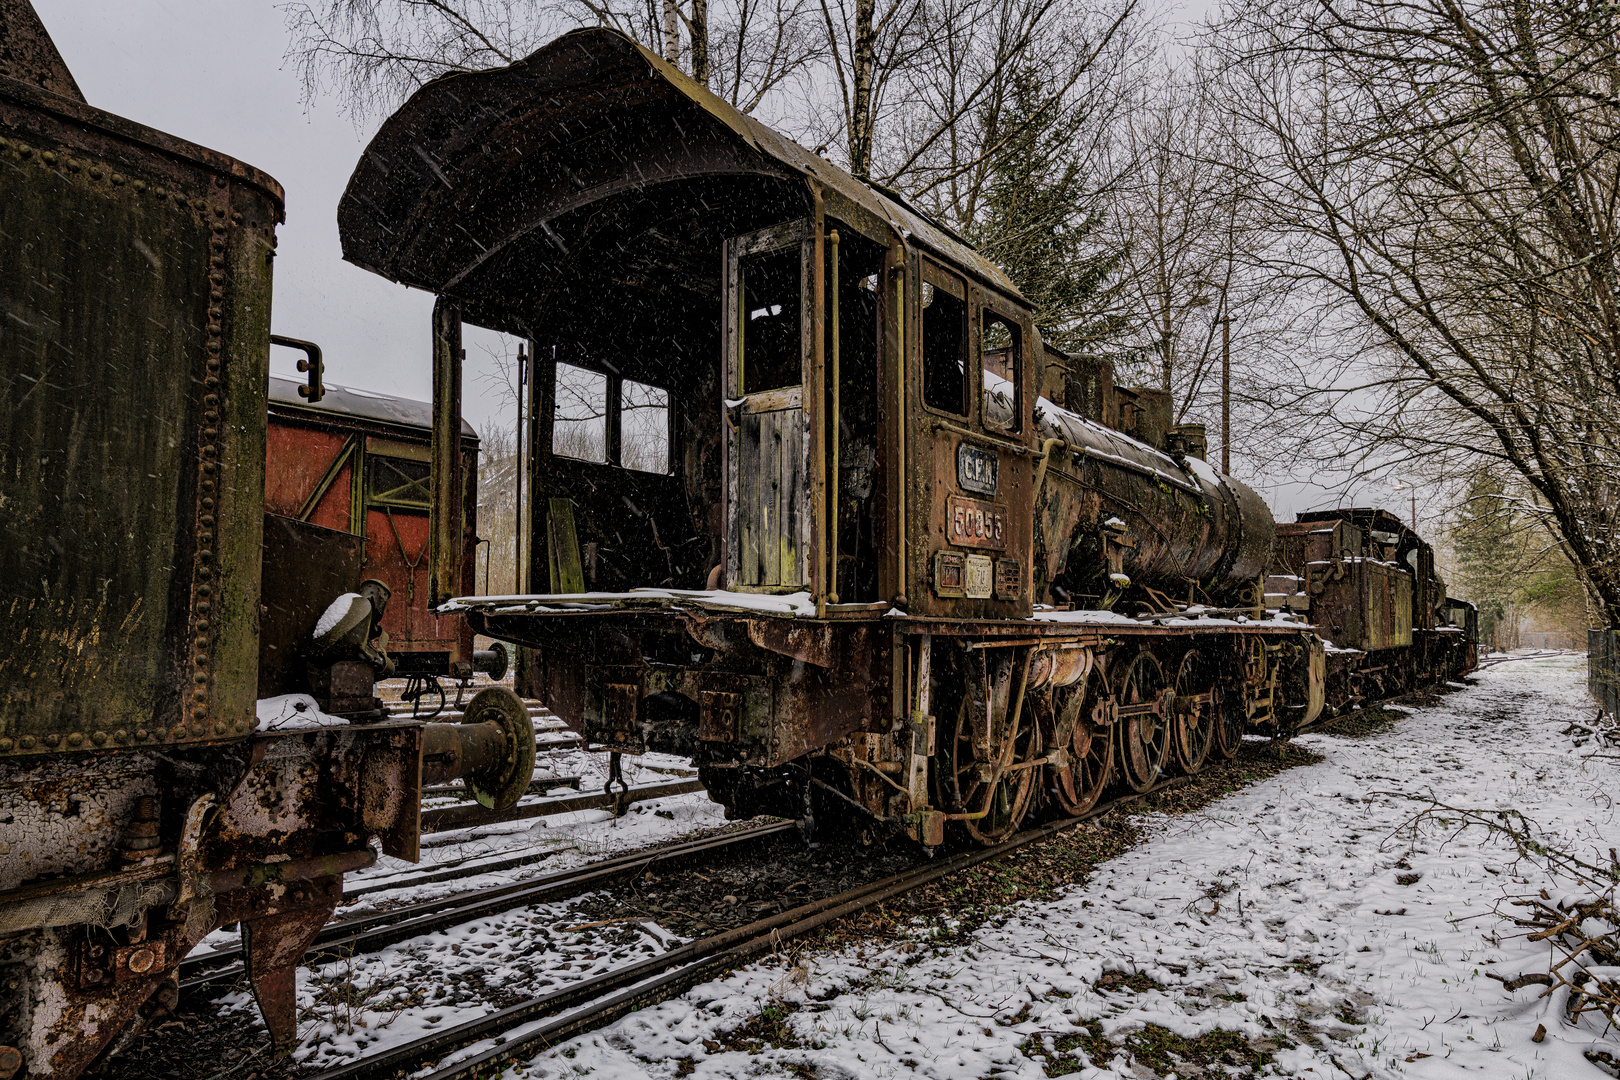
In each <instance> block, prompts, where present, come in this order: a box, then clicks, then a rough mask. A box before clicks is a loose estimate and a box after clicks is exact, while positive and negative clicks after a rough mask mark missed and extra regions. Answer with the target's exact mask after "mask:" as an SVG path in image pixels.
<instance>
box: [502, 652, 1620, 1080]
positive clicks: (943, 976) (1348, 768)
mask: <svg viewBox="0 0 1620 1080" xmlns="http://www.w3.org/2000/svg"><path fill="white" fill-rule="evenodd" d="M1583 679H1584V658H1583V657H1574V656H1564V657H1556V658H1549V659H1543V660H1534V661H1526V662H1521V663H1510V664H1504V665H1501V666H1500V667H1496V668H1493V669H1491V670H1488V671H1484V672H1481V673H1479V675H1478V676H1477V677H1475V678H1474V679H1473V685H1471V686H1470V687H1469V688H1467V689H1463V690H1459V691H1457V692H1455V693H1452V694H1449V695H1447V696H1446V697H1444V698H1443V699H1442V700H1441V702H1440V703H1439V704H1437V705H1435V706H1432V707H1425V708H1421V709H1415V710H1412V711H1411V714H1410V715H1409V716H1408V717H1407V718H1406V719H1404V720H1401V721H1399V722H1398V723H1396V724H1395V725H1393V726H1392V727H1391V728H1390V729H1388V730H1385V731H1383V732H1381V733H1379V734H1376V735H1372V736H1369V737H1365V738H1355V739H1352V738H1346V737H1341V736H1336V735H1333V734H1331V733H1322V734H1316V735H1311V736H1307V737H1303V738H1301V739H1300V742H1301V743H1302V744H1304V745H1307V746H1309V747H1310V748H1311V749H1313V750H1315V751H1316V752H1318V753H1320V754H1322V755H1323V756H1324V758H1325V760H1324V761H1323V762H1321V763H1320V764H1316V765H1311V766H1306V767H1301V768H1296V769H1292V770H1289V771H1287V772H1284V773H1283V774H1281V775H1279V776H1277V777H1274V778H1272V779H1270V780H1266V781H1263V782H1260V783H1257V784H1254V785H1251V786H1249V787H1247V788H1245V789H1244V790H1242V791H1240V792H1238V793H1236V794H1234V795H1232V796H1229V797H1227V798H1225V799H1223V800H1221V801H1218V802H1216V803H1214V804H1211V805H1210V806H1209V807H1207V808H1206V809H1205V810H1203V811H1202V812H1200V813H1197V814H1193V815H1189V816H1185V817H1177V818H1169V817H1156V818H1154V819H1151V820H1150V823H1149V838H1148V840H1147V841H1146V842H1144V843H1143V844H1142V845H1140V846H1139V847H1137V848H1136V849H1134V850H1133V851H1131V852H1130V853H1128V854H1126V855H1125V856H1123V857H1121V858H1118V859H1116V860H1113V861H1112V862H1109V863H1105V864H1103V865H1102V866H1101V867H1099V869H1098V871H1097V873H1096V875H1095V876H1094V877H1093V879H1092V880H1091V882H1090V883H1089V884H1088V885H1086V886H1085V887H1083V888H1077V889H1074V890H1072V891H1071V892H1069V893H1068V894H1067V895H1066V896H1065V897H1064V899H1062V900H1060V901H1058V902H1056V903H1050V904H1046V905H1039V906H1038V905H1019V906H1017V907H1014V908H1013V909H1011V910H1010V911H1009V912H1008V913H1007V914H1006V916H1005V917H1000V918H997V919H995V920H992V921H991V922H989V923H987V924H985V925H984V926H982V927H981V928H980V929H978V930H977V931H976V932H975V934H974V936H973V939H972V943H971V945H969V946H967V947H960V946H956V945H952V946H948V947H944V948H940V947H936V946H933V945H931V944H930V943H929V934H930V933H931V932H932V931H931V930H930V929H929V928H926V927H923V926H921V925H919V926H918V927H917V928H916V934H915V938H914V940H912V941H910V942H906V943H903V944H900V945H899V946H895V945H893V944H883V945H875V944H874V945H872V946H870V947H868V948H865V949H861V948H854V949H850V950H845V951H843V952H840V953H835V954H826V955H818V956H811V957H806V958H803V959H802V960H801V963H802V964H803V965H804V967H803V968H802V969H800V970H798V971H795V970H792V969H790V968H789V967H788V966H787V964H786V963H785V962H782V963H777V964H775V965H774V966H773V965H772V964H769V963H767V964H762V965H758V966H756V967H751V968H748V969H745V970H742V971H739V972H737V973H735V974H734V975H732V976H731V977H729V978H727V979H725V980H723V981H720V982H715V983H709V984H706V985H704V986H701V987H698V988H696V989H694V990H693V991H691V992H690V993H688V994H687V995H686V996H685V997H683V998H681V999H678V1000H675V1001H672V1002H668V1003H666V1004H664V1005H661V1006H658V1007H656V1008H652V1009H648V1010H645V1011H643V1012H640V1013H637V1014H635V1015H632V1016H630V1017H628V1018H626V1019H625V1020H623V1021H620V1022H619V1023H617V1024H615V1025H613V1026H612V1027H609V1028H606V1029H603V1030H602V1031H600V1032H597V1033H595V1034H593V1035H590V1036H587V1037H584V1038H581V1039H578V1040H575V1041H574V1042H572V1043H569V1044H566V1045H564V1046H562V1047H559V1048H556V1049H553V1050H551V1051H548V1052H547V1053H545V1054H543V1055H541V1056H540V1057H538V1058H536V1059H534V1060H533V1061H531V1062H529V1063H527V1064H525V1065H523V1066H520V1067H518V1068H516V1069H514V1070H511V1071H510V1072H509V1073H508V1075H515V1076H533V1077H560V1076H575V1075H591V1076H601V1077H665V1076H676V1075H680V1076H686V1075H692V1076H697V1077H751V1076H761V1075H797V1076H815V1077H819V1078H825V1080H830V1078H833V1077H851V1078H853V1077H885V1076H926V1077H935V1078H940V1080H956V1078H967V1077H989V1076H996V1077H1029V1078H1031V1080H1034V1078H1037V1077H1043V1076H1047V1075H1060V1074H1065V1073H1069V1074H1073V1075H1075V1076H1078V1077H1080V1078H1082V1080H1086V1078H1091V1077H1099V1078H1100V1077H1112V1076H1120V1077H1145V1076H1164V1075H1174V1076H1176V1077H1178V1078H1180V1080H1186V1078H1188V1077H1195V1076H1238V1075H1270V1074H1274V1075H1283V1076H1297V1077H1313V1078H1325V1077H1341V1078H1342V1077H1346V1076H1350V1077H1354V1078H1356V1080H1360V1078H1362V1077H1365V1076H1369V1075H1370V1076H1373V1077H1380V1078H1382V1077H1394V1076H1404V1077H1442V1076H1445V1077H1449V1076H1458V1075H1470V1076H1484V1077H1522V1078H1530V1077H1548V1078H1552V1080H1560V1078H1565V1077H1572V1078H1580V1077H1588V1076H1589V1077H1593V1078H1598V1077H1601V1076H1602V1075H1603V1074H1602V1073H1601V1072H1600V1071H1599V1070H1598V1069H1597V1068H1596V1067H1595V1066H1593V1065H1591V1064H1589V1063H1588V1062H1587V1060H1586V1059H1585V1058H1584V1057H1583V1056H1582V1050H1583V1049H1585V1048H1589V1047H1592V1046H1594V1045H1598V1044H1603V1038H1602V1033H1601V1032H1600V1031H1599V1030H1598V1028H1597V1026H1596V1025H1595V1024H1590V1023H1589V1024H1588V1025H1587V1026H1585V1027H1582V1028H1571V1027H1568V1026H1566V1025H1564V1024H1563V1023H1562V1022H1561V1020H1560V1017H1559V1014H1558V999H1556V998H1547V999H1540V1000H1538V998H1537V995H1538V994H1539V993H1540V991H1541V987H1539V986H1530V987H1527V988H1525V989H1523V990H1520V991H1517V992H1515V993H1509V992H1507V991H1505V990H1504V989H1503V987H1502V986H1501V984H1500V983H1498V982H1495V981H1492V980H1491V979H1489V978H1487V977H1486V976H1485V973H1486V972H1487V971H1494V972H1497V973H1499V974H1501V975H1503V976H1505V977H1507V978H1512V977H1514V976H1516V975H1518V974H1520V973H1521V972H1526V971H1534V970H1540V971H1545V970H1546V966H1547V957H1548V951H1547V946H1546V945H1545V944H1542V945H1536V944H1531V943H1528V942H1526V941H1525V940H1524V938H1523V937H1522V936H1517V932H1515V931H1514V930H1513V929H1512V928H1511V927H1510V926H1509V925H1508V924H1506V923H1504V922H1503V921H1502V920H1501V919H1500V918H1498V917H1497V916H1496V915H1494V914H1492V913H1491V908H1492V906H1493V905H1494V904H1497V903H1499V902H1500V901H1501V900H1502V898H1503V897H1504V896H1505V895H1510V894H1511V895H1517V894H1522V893H1529V892H1534V891H1535V890H1536V889H1538V888H1540V887H1542V885H1543V884H1546V882H1545V879H1544V877H1543V876H1542V873H1541V871H1540V869H1539V868H1538V867H1536V866H1535V865H1532V864H1530V863H1528V862H1524V861H1520V860H1518V859H1517V858H1516V856H1515V852H1514V851H1513V849H1512V848H1511V847H1510V846H1509V845H1508V844H1506V843H1505V842H1504V841H1502V840H1500V839H1498V838H1494V837H1491V836H1487V835H1485V833H1484V832H1483V830H1478V829H1475V830H1470V831H1466V832H1463V833H1461V834H1460V835H1455V836H1452V835H1450V832H1449V831H1448V830H1445V829H1441V828H1438V827H1430V828H1426V829H1423V830H1420V831H1419V832H1417V833H1416V834H1415V835H1414V834H1413V833H1412V832H1411V830H1409V829H1407V828H1405V826H1407V824H1408V823H1409V822H1410V821H1411V820H1412V819H1413V817H1414V815H1415V814H1416V813H1417V812H1418V811H1419V810H1420V809H1422V808H1423V805H1424V804H1423V803H1421V802H1420V801H1417V800H1415V799H1414V798H1411V796H1425V795H1427V796H1432V797H1433V798H1434V799H1436V800H1438V801H1440V802H1442V803H1446V804H1450V805H1452V806H1456V807H1468V808H1477V809H1497V808H1511V809H1517V810H1520V811H1522V812H1523V813H1525V814H1526V815H1527V816H1528V817H1530V818H1531V819H1533V820H1534V821H1535V822H1537V823H1538V824H1539V825H1540V826H1541V827H1542V828H1543V829H1545V830H1547V831H1548V833H1549V834H1552V835H1554V836H1556V837H1558V838H1560V840H1561V842H1562V844H1563V845H1564V846H1565V847H1567V848H1568V849H1570V850H1572V851H1574V852H1576V853H1578V854H1581V855H1583V856H1585V857H1587V858H1589V859H1594V861H1603V862H1606V861H1607V858H1606V853H1607V851H1608V849H1609V848H1610V847H1611V846H1615V845H1620V820H1617V812H1616V810H1615V808H1614V805H1613V802H1612V800H1611V798H1610V796H1611V794H1612V793H1614V791H1615V784H1614V778H1615V776H1616V773H1615V769H1616V765H1617V763H1616V762H1615V761H1612V760H1605V759H1596V758H1589V755H1590V754H1591V752H1592V751H1591V750H1590V748H1584V749H1583V748H1577V747H1575V746H1574V745H1573V743H1572V742H1571V741H1570V739H1569V738H1567V737H1566V736H1564V735H1562V734H1561V732H1562V730H1563V729H1564V728H1565V726H1566V725H1567V724H1568V723H1569V722H1570V721H1572V720H1588V719H1590V718H1591V716H1592V715H1593V713H1594V711H1595V709H1594V708H1593V707H1592V706H1591V704H1590V703H1589V701H1588V699H1587V698H1586V696H1585V691H1584V685H1583ZM1396 792H1399V793H1400V794H1391V793H1396ZM1600 852H1601V853H1605V855H1604V856H1599V853H1600ZM1107 972H1117V973H1121V974H1116V975H1111V976H1107V977H1105V973H1107ZM1128 976H1134V977H1133V978H1132V977H1128ZM1099 982H1100V983H1101V986H1099ZM1122 984H1125V985H1122ZM1133 987H1134V988H1133ZM762 1020H763V1023H762ZM744 1023H747V1024H748V1025H750V1026H749V1029H748V1030H751V1031H755V1030H767V1031H768V1032H769V1035H768V1036H767V1037H766V1038H764V1039H763V1040H756V1042H755V1043H754V1044H752V1045H751V1046H750V1048H749V1050H744V1049H739V1048H731V1049H728V1046H729V1047H736V1045H737V1040H736V1038H735V1036H734V1035H733V1036H729V1037H728V1035H727V1034H726V1033H727V1032H732V1031H734V1029H736V1028H738V1026H739V1024H744ZM1538 1024H1545V1025H1546V1028H1547V1036H1546V1038H1545V1041H1543V1042H1542V1043H1540V1044H1537V1043H1534V1042H1532V1041H1531V1037H1532V1035H1533V1034H1534V1032H1535V1030H1536V1027H1537V1025H1538ZM1220 1032H1228V1033H1232V1034H1231V1035H1229V1036H1228V1035H1220V1034H1219V1033H1220ZM1212 1033H1214V1034H1212ZM1150 1036H1151V1037H1150ZM1200 1036H1202V1037H1204V1039H1203V1040H1202V1042H1200V1043H1199V1046H1200V1047H1202V1048H1203V1049H1205V1050H1207V1049H1208V1048H1209V1047H1210V1046H1211V1045H1214V1046H1217V1047H1218V1046H1220V1045H1223V1043H1222V1042H1221V1040H1223V1039H1225V1040H1228V1043H1230V1044H1231V1045H1235V1046H1236V1047H1237V1048H1236V1049H1235V1050H1228V1051H1226V1052H1225V1053H1224V1054H1221V1055H1219V1056H1216V1057H1214V1058H1213V1059H1210V1058H1209V1057H1207V1056H1206V1057H1205V1060H1204V1063H1203V1064H1194V1063H1193V1062H1192V1061H1189V1060H1184V1059H1182V1060H1178V1058H1177V1056H1175V1051H1176V1050H1177V1048H1178V1047H1179V1048H1180V1049H1183V1050H1185V1049H1186V1045H1187V1044H1185V1043H1183V1042H1178V1041H1177V1040H1178V1038H1179V1039H1180V1040H1192V1039H1198V1038H1199V1037H1200ZM1232 1040H1236V1042H1235V1043H1232V1042H1231V1041H1232ZM1616 1043H1620V1038H1616V1037H1615V1035H1614V1033H1610V1035H1609V1037H1608V1040H1607V1044H1606V1048H1607V1049H1609V1050H1611V1051H1614V1050H1617V1049H1620V1046H1616V1045H1615V1044H1616ZM1167 1048H1168V1049H1167ZM750 1050H751V1051H752V1052H749V1051H750Z"/></svg>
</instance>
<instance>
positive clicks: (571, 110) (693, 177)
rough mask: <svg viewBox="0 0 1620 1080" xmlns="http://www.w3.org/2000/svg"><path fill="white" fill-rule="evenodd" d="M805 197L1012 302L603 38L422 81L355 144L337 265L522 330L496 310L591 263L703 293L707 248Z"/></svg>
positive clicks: (895, 217)
mask: <svg viewBox="0 0 1620 1080" xmlns="http://www.w3.org/2000/svg"><path fill="white" fill-rule="evenodd" d="M812 185H818V186H819V188H820V190H821V191H822V193H823V197H824V198H825V200H826V206H827V212H828V213H829V214H832V215H834V216H837V217H842V218H844V219H845V220H850V221H854V220H856V219H857V218H863V219H864V220H866V221H867V222H869V223H876V224H878V226H879V228H881V229H884V230H885V231H888V232H889V233H890V235H891V236H901V237H905V238H907V239H908V240H909V241H911V242H913V243H917V244H919V245H921V246H922V247H925V248H929V249H932V250H933V252H934V253H935V254H936V255H937V256H942V257H943V258H945V259H947V260H949V261H951V262H953V263H955V264H957V265H958V266H959V267H961V268H962V269H964V270H966V271H967V272H969V273H970V274H972V275H974V276H976V277H978V278H979V279H981V281H982V282H983V283H985V284H987V285H989V286H991V287H993V288H995V289H997V290H999V291H1001V292H1003V293H1005V294H1007V295H1008V296H1009V297H1012V298H1015V299H1020V300H1021V299H1022V298H1021V297H1020V296H1019V293H1018V291H1017V289H1016V288H1015V287H1014V285H1013V284H1012V282H1011V281H1010V280H1008V279H1007V277H1006V275H1005V274H1004V273H1003V272H1002V271H1001V270H1000V268H998V267H997V266H995V265H994V264H993V263H991V262H990V261H989V260H987V259H985V258H984V257H983V256H982V255H980V254H979V253H978V252H977V251H975V250H974V249H973V248H972V247H970V246H969V245H967V244H966V243H965V242H963V241H962V240H961V239H960V238H958V237H956V236H955V235H954V234H952V233H951V232H949V231H948V230H947V229H945V228H944V227H942V226H940V225H938V224H937V223H935V222H933V221H931V220H929V219H927V218H925V217H924V216H922V215H921V214H919V213H917V212H916V211H914V210H913V209H911V208H909V207H907V206H905V205H903V204H902V203H901V202H899V201H898V200H897V199H894V198H890V197H888V196H886V195H884V194H882V193H880V192H878V191H876V190H874V189H873V188H872V187H869V186H867V185H866V184H863V183H861V182H859V181H857V180H855V179H854V178H853V177H851V176H850V175H849V174H848V173H846V172H844V171H843V170H842V169H839V168H838V167H836V166H834V165H833V164H831V163H830V162H828V161H826V160H824V159H822V158H820V157H818V156H816V155H815V154H812V153H811V152H810V151H808V150H806V149H805V148H803V147H802V146H799V145H798V144H797V143H794V142H792V141H790V140H788V139H785V138H783V137H782V136H780V135H779V134H777V133H776V132H775V131H773V130H772V129H770V128H769V127H766V126H765V125H764V124H761V123H759V122H758V121H756V120H753V119H751V118H750V117H747V116H744V115H743V114H742V113H740V112H738V111H737V110H736V109H734V108H732V107H731V106H730V105H728V104H726V103H725V102H724V101H722V100H720V99H719V98H718V97H716V96H715V95H714V94H712V93H711V92H710V91H708V90H707V89H706V88H704V87H702V86H700V85H698V84H697V83H696V82H694V81H693V80H692V79H690V78H688V77H687V76H685V75H684V74H682V73H681V72H680V71H678V70H677V69H676V68H674V67H673V66H671V65H670V64H668V63H667V62H665V61H664V60H663V59H661V58H660V57H658V56H656V55H655V54H653V53H651V52H650V51H648V50H647V49H644V48H642V47H641V46H640V45H638V44H636V43H635V42H634V41H632V40H630V39H629V38H627V37H625V36H624V35H622V34H619V33H617V32H615V31H612V30H606V29H587V30H576V31H574V32H572V33H569V34H565V35H564V36H562V37H560V38H558V39H557V40H555V41H553V42H551V43H550V44H548V45H546V46H544V47H543V48H541V49H539V50H538V51H536V52H535V53H533V54H532V55H530V56H528V57H527V58H525V59H523V60H520V61H518V62H517V63H515V64H512V65H511V66H509V67H504V68H497V69H492V70H489V71H481V72H472V73H458V74H452V75H447V76H443V77H441V78H439V79H436V80H434V81H433V82H431V83H429V84H427V85H426V86H424V87H422V89H420V90H418V91H417V92H416V93H415V94H413V95H412V96H411V98H410V100H409V101H407V102H406V103H405V104H404V105H403V106H402V107H401V108H400V109H399V111H398V112H396V113H395V114H394V115H393V116H392V117H390V118H389V119H388V121H387V122H386V123H384V124H383V126H382V128H381V130H380V131H379V132H378V133H377V135H376V137H375V138H374V139H373V140H372V141H371V144H370V145H369V146H368V147H367V149H366V151H365V154H364V155H363V157H362V158H361V161H360V163H359V165H358V166H357V167H356V169H355V172H354V174H353V176H352V177H351V179H350V181H349V186H348V189H347V191H346V192H345V193H344V196H343V200H342V202H341V203H340V204H339V207H338V228H339V232H340V233H341V236H342V241H343V254H344V258H346V259H347V260H349V261H350V262H353V263H355V264H357V265H359V266H362V267H365V268H366V269H368V270H372V271H374V272H376V273H378V274H381V275H383V276H385V277H388V278H391V279H393V280H395V281H399V282H402V283H404V284H406V285H412V286H415V287H418V288H422V289H426V290H429V291H432V292H435V293H440V294H445V295H449V296H453V297H457V298H459V299H461V300H463V301H464V302H466V303H468V305H469V311H468V313H467V317H468V318H469V320H470V321H474V322H479V321H482V322H483V323H484V325H493V326H496V327H497V328H501V329H512V330H515V331H521V330H522V329H525V327H523V326H514V325H511V324H510V317H509V316H508V317H505V318H503V317H502V314H501V312H507V313H510V312H514V311H523V310H531V311H537V310H541V309H543V308H544V307H545V305H546V302H547V298H548V295H554V294H555V293H556V292H557V290H559V289H566V288H568V287H569V284H568V283H569V282H570V281H576V282H577V281H578V279H579V276H580V275H581V274H589V273H592V272H600V270H599V268H600V266H601V265H602V264H603V263H612V264H613V265H614V267H615V272H616V273H618V274H619V275H620V277H621V279H622V277H623V275H624V273H625V271H624V265H625V264H631V265H632V267H633V265H634V264H635V263H636V262H637V261H638V260H640V261H641V262H642V263H644V264H645V265H646V267H647V268H648V269H650V270H652V271H654V273H653V274H651V275H650V277H653V278H656V281H657V282H658V283H659V284H660V286H661V287H669V286H676V287H679V286H682V285H683V284H684V285H685V286H686V287H688V288H689V289H690V290H691V291H693V292H697V293H699V294H705V293H708V292H710V291H711V289H712V285H711V286H708V287H705V286H704V285H702V284H696V285H694V284H691V282H692V281H694V280H697V279H703V280H705V281H707V280H709V279H712V278H713V277H714V276H715V275H716V274H717V272H718V266H717V260H716V258H715V256H716V254H717V252H718V243H719V241H720V240H721V239H724V238H725V237H726V236H732V235H739V234H741V233H742V232H745V231H748V230H751V229H755V228H763V227H767V226H770V225H775V224H778V223H780V222H783V221H787V220H791V219H793V218H795V217H802V216H804V215H805V214H807V213H808V212H809V208H810V205H811V189H812ZM682 215H685V216H684V217H683V216H682ZM683 260H684V262H683ZM683 274H684V275H685V280H684V281H683ZM481 304H482V305H486V306H487V308H488V309H494V310H484V311H480V309H479V305H481ZM480 314H482V315H484V316H485V318H483V319H480V318H479V316H480ZM503 323H504V324H506V325H503Z"/></svg>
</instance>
